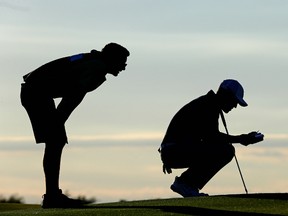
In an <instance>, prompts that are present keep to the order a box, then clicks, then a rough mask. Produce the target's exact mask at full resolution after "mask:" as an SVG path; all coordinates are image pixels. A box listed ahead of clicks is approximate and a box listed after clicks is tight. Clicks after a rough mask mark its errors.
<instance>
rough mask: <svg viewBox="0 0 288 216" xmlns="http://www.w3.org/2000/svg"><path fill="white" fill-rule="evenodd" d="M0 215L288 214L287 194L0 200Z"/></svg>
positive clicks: (243, 215)
mask: <svg viewBox="0 0 288 216" xmlns="http://www.w3.org/2000/svg"><path fill="white" fill-rule="evenodd" d="M0 215H7V216H9V215H11V216H20V215H21V216H22V215H23V216H25V215H27V216H28V215H29V216H31V215H37V216H42V215H43V216H46V215H47V216H48V215H57V216H74V215H75V216H92V215H104V216H105V215H109V216H110V215H111V216H112V215H113V216H114V215H128V216H129V215H131V216H132V215H133V216H135V215H149V216H154V215H157V216H162V215H209V216H210V215H221V216H225V215H231V216H246V215H247V216H248V215H249V216H256V215H270V216H271V215H288V194H286V193H284V194H248V195H246V194H244V195H219V196H210V197H198V198H185V199H182V198H177V199H175V198H174V199H155V200H143V201H130V202H115V203H106V204H95V205H90V206H87V208H83V209H42V208H41V207H40V206H39V205H25V204H8V203H5V204H4V203H3V204H0Z"/></svg>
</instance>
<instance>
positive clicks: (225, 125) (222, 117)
mask: <svg viewBox="0 0 288 216" xmlns="http://www.w3.org/2000/svg"><path fill="white" fill-rule="evenodd" d="M220 115H221V119H222V122H223V125H224V127H225V130H226V133H227V134H228V135H229V132H228V129H227V124H226V121H225V118H224V114H223V112H222V111H220ZM234 158H235V161H236V164H237V167H238V170H239V173H240V176H241V180H242V183H243V186H244V189H245V192H246V194H248V190H247V187H246V185H245V181H244V178H243V175H242V172H241V169H240V166H239V163H238V160H237V157H236V152H235V153H234Z"/></svg>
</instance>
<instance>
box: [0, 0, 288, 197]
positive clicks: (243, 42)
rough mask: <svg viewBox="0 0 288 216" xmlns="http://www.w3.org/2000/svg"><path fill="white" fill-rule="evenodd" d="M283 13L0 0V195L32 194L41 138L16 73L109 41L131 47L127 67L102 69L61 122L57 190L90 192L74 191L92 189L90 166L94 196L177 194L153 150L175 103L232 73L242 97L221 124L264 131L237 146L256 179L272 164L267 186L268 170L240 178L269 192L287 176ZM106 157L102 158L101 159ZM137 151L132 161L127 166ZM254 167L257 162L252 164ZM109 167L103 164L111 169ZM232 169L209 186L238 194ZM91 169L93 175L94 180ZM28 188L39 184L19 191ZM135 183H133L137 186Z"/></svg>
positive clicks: (280, 6) (278, 4)
mask: <svg viewBox="0 0 288 216" xmlns="http://www.w3.org/2000/svg"><path fill="white" fill-rule="evenodd" d="M287 10H288V2H287V1H284V0H254V1H250V0H243V1H236V0H235V1H234V0H232V1H231V0H219V1H213V0H207V1H196V0H181V1H173V0H157V1H152V0H145V1H133V0H121V1H118V0H107V1H98V0H94V1H92V0H83V1H68V0H61V1H56V0H50V1H44V0H9V1H8V0H6V1H5V0H0V31H1V37H0V47H1V52H0V67H1V70H0V75H1V79H0V82H1V84H0V120H1V124H0V150H1V153H0V154H1V155H2V156H1V157H0V162H1V164H0V170H1V173H2V174H1V175H3V176H1V178H0V183H1V186H2V187H5V190H4V189H3V191H4V192H3V193H2V194H11V193H20V194H21V195H23V196H25V195H24V194H23V193H25V194H26V193H28V191H29V192H30V194H28V195H27V196H31V197H32V196H34V195H35V196H37V195H39V193H42V192H43V182H42V180H43V179H42V178H43V176H42V173H41V172H42V171H41V160H42V159H41V158H42V148H43V146H42V145H38V146H36V145H34V141H33V134H32V130H31V126H30V122H29V119H28V117H27V114H26V112H25V110H24V109H23V107H22V106H21V104H20V100H19V93H20V84H21V82H22V76H23V75H24V74H26V73H28V72H30V71H31V70H34V69H35V68H37V67H39V66H41V65H42V64H44V63H46V62H48V61H51V60H54V59H56V58H59V57H63V56H69V55H73V54H77V53H82V52H89V51H90V50H91V49H98V50H100V49H102V48H103V46H104V45H105V44H107V43H109V42H117V43H120V44H121V45H123V46H125V47H126V48H127V49H129V51H130V53H131V56H130V57H129V59H128V66H127V68H126V71H124V72H122V73H121V74H120V75H119V76H118V77H113V76H109V75H107V82H106V83H104V84H103V85H102V86H101V87H100V88H99V89H97V90H96V91H94V92H91V93H89V94H88V95H87V96H86V98H85V99H84V101H83V103H82V104H81V105H80V106H79V107H78V108H77V109H76V110H75V112H74V113H73V114H72V116H71V118H70V119H69V121H68V122H67V124H66V127H67V132H68V135H69V140H70V144H71V145H70V144H69V147H68V148H67V152H65V153H64V154H65V156H64V159H63V161H64V160H65V161H66V162H65V163H67V167H66V165H65V164H64V165H63V166H64V168H63V178H64V179H65V178H66V179H68V180H69V181H68V180H67V181H68V182H70V183H71V184H69V183H65V181H64V186H65V187H67V189H69V190H71V192H72V190H74V191H76V192H75V193H76V194H77V193H81V192H83V193H85V192H87V193H88V192H89V191H91V189H90V188H86V189H85V188H81V187H80V184H86V185H90V187H94V186H93V184H92V183H91V184H90V183H89V184H88V183H85V181H86V178H87V176H88V175H89V176H94V175H95V178H94V179H90V180H91V181H92V182H93V183H95V184H96V185H97V180H98V183H99V182H102V183H103V185H101V184H100V185H101V187H100V186H99V184H98V187H96V186H95V188H96V189H95V193H100V194H101V196H102V197H105V196H106V195H107V194H109V193H110V194H113V193H116V192H115V191H117V192H119V196H118V195H117V196H116V198H115V199H118V198H126V199H137V198H139V199H140V198H151V197H172V196H175V194H173V193H171V192H170V191H169V186H170V185H169V184H170V183H171V182H172V181H173V178H174V177H175V175H176V174H175V175H170V176H169V177H167V176H163V175H162V173H161V168H160V169H159V170H158V168H159V167H160V166H161V163H160V161H159V158H158V155H157V152H155V149H157V147H158V145H159V143H160V142H161V138H162V136H163V134H164V133H165V130H166V128H167V125H168V123H169V121H170V120H171V118H172V116H173V115H174V114H175V112H176V111H177V110H178V109H179V108H180V107H182V106H183V105H184V104H186V103H188V102H189V101H190V100H192V99H194V98H196V97H198V96H200V95H202V94H206V93H207V92H208V91H209V90H210V89H213V90H215V91H216V90H217V88H218V85H219V84H220V82H222V80H224V79H227V78H233V79H237V80H238V81H239V82H240V83H241V84H242V85H243V87H244V89H245V99H246V101H247V102H248V104H249V106H248V107H247V108H242V107H239V108H238V109H235V110H233V111H232V112H231V113H229V114H228V115H227V116H226V120H227V124H228V128H229V132H230V133H231V134H240V133H246V132H250V131H252V130H259V131H261V132H263V133H264V134H265V141H264V142H263V143H261V144H259V145H258V146H253V147H251V148H250V147H248V148H245V149H243V148H242V147H237V148H238V149H239V150H238V151H239V154H240V155H239V160H240V162H241V161H243V162H242V163H243V166H244V168H245V167H246V170H247V169H248V170H247V172H248V173H250V172H251V175H252V173H254V174H255V170H256V171H257V172H259V174H258V176H259V175H261V174H262V175H263V174H265V175H268V174H269V176H271V173H272V171H273V175H274V176H275V179H278V181H280V180H281V183H280V182H278V187H277V188H275V186H274V185H275V184H274V183H273V179H270V180H269V181H268V180H267V182H264V183H266V184H264V183H263V185H262V188H261V186H259V185H257V184H256V180H255V179H254V178H253V175H252V176H251V175H250V176H249V177H250V179H249V180H250V184H255V187H256V185H257V186H259V187H257V188H255V191H264V190H265V188H266V189H267V188H271V191H269V192H275V191H280V192H281V191H282V192H283V190H284V191H285V189H283V188H285V187H286V188H287V183H285V182H288V181H287V180H288V173H287V170H288V169H287V167H288V163H287V160H288V159H287V157H286V156H287V155H288V154H287V153H286V152H287V151H288V149H287V147H286V145H285V143H287V141H288V126H287V122H288V100H287V92H288V85H287V82H288V75H287V72H286V69H287V68H288V61H287V58H288V52H287V49H288V37H287V36H288V23H287V20H288V14H287ZM104 143H105V144H106V145H104ZM272 145H273V146H274V147H273V146H272ZM107 146H109V147H107ZM106 148H107V149H106ZM249 148H250V150H249ZM108 149H109V151H108ZM121 150H123V151H121ZM88 152H89V153H88ZM137 152H138V153H139V154H140V155H141V157H140V156H139V155H137ZM116 153H117V154H116ZM131 153H133V154H132V155H133V156H134V157H133V156H131ZM105 155H109V156H105ZM112 155H113V157H112ZM65 157H67V158H66V159H65ZM75 157H76V158H77V161H78V163H77V167H80V168H79V170H78V169H76V168H75V170H74V172H73V171H72V170H71V173H70V172H69V169H71V167H70V168H69V164H70V162H71V163H73V161H74V162H75ZM90 157H91V158H90ZM130 157H132V158H130ZM88 158H90V159H91V160H88ZM107 158H110V159H109V163H105V162H107V161H106V160H108V159H107ZM135 158H138V159H137V160H136V162H135V164H133V166H131V160H133V159H135ZM139 158H142V160H141V159H139ZM277 159H278V160H277ZM86 160H87V161H86ZM280 160H281V161H280ZM89 161H90V162H89ZM119 161H122V162H123V164H121V163H120V162H119ZM285 162H286V163H285ZM63 163H64V162H63ZM110 163H111V164H110ZM119 163H120V164H119ZM89 164H93V166H92V167H90V165H89ZM103 164H106V165H107V166H106V165H105V166H104V165H103ZM257 164H259V166H260V164H262V166H260V168H259V167H257ZM109 165H111V166H113V172H112V171H111V168H109V167H110V166H109ZM117 165H121V166H122V165H123V166H124V167H125V169H124V168H122V167H121V169H122V172H120V170H119V168H117ZM136 165H138V166H139V169H137V168H136V167H134V166H136ZM33 166H37V168H35V169H33ZM83 166H85V167H87V166H88V167H90V168H89V170H93V169H95V171H91V172H93V175H91V174H87V173H89V171H88V168H87V172H85V173H84V170H86V169H83ZM129 166H130V167H129ZM230 166H231V170H233V171H231V172H233V173H234V172H235V178H236V179H237V180H235V181H236V182H235V181H234V180H233V179H232V180H231V182H235V185H236V186H235V187H234V185H233V184H231V183H228V186H227V184H226V183H225V185H224V183H223V182H225V181H224V180H223V179H224V178H225V175H227V176H231V175H230V169H229V167H230ZM263 166H264V167H263ZM28 167H29V169H28ZM74 167H75V166H74ZM253 167H254V169H252V168H253ZM25 169H26V170H25ZM135 169H136V170H135ZM235 169H236V167H235V164H231V165H230V164H229V166H228V167H227V168H225V170H223V174H222V175H223V178H221V173H219V177H218V176H216V177H215V180H213V182H212V183H211V184H210V185H207V189H208V191H207V192H208V193H221V192H223V191H224V192H231V193H233V192H239V191H242V190H243V189H242V188H241V182H240V185H239V182H238V181H239V179H238V178H239V176H237V175H238V174H237V172H236V171H237V170H235ZM250 169H251V170H250ZM65 170H66V174H64V173H65ZM77 170H78V171H79V172H80V171H82V172H83V175H81V176H83V179H82V180H77V183H79V184H77V185H79V188H77V186H75V185H74V184H75V181H76V180H75V181H73V180H74V179H73V178H72V177H71V176H73V175H76V176H77V173H78V171H77ZM116 170H117V172H116ZM140 170H141V171H140ZM109 171H111V172H109ZM225 171H226V172H225ZM275 172H276V173H275ZM283 172H284V173H285V172H286V175H284V173H283ZM97 173H100V174H99V175H101V178H103V180H102V179H98V178H99V175H97ZM111 173H113V175H112V174H111ZM180 173H181V172H180ZM133 174H135V175H134V176H133ZM70 175H71V176H70ZM85 175H86V177H85ZM28 176H30V177H28ZM97 176H98V177H97ZM105 176H107V178H105ZM112 176H113V177H112ZM125 176H127V178H126V179H125ZM145 176H146V179H145V178H144V177H145ZM147 176H149V180H147V179H148V178H147ZM153 176H155V177H154V178H153ZM111 178H112V179H116V180H117V178H118V180H117V183H115V182H114V183H112V182H111V185H113V187H112V186H111V185H109V183H110V181H112V180H111ZM143 178H144V179H145V181H144V180H143ZM233 178H234V177H233ZM263 178H265V176H264V177H263ZM32 179H33V180H32ZM107 179H110V180H109V181H107ZM127 179H130V180H131V181H129V180H127ZM139 179H142V180H141V181H139ZM225 179H227V178H225ZM19 180H21V181H23V182H26V183H27V187H26V190H25V188H23V186H22V187H19V183H18V182H19ZM153 180H155V181H153ZM1 181H2V182H1ZM87 181H88V180H87ZM32 182H33V184H32ZM80 182H81V183H80ZM83 182H84V183H83ZM119 182H121V184H120V183H119ZM125 182H126V183H127V184H125ZM131 182H137V184H136V183H135V184H132V183H131ZM142 182H145V184H144V183H143V184H142ZM105 183H106V184H105ZM118 183H119V184H118ZM29 184H30V186H28V185H29ZM213 184H215V185H216V186H214V185H213ZM4 185H6V186H4ZM15 185H18V186H17V187H16V186H15ZM31 185H32V186H31ZM33 185H34V186H33ZM35 185H38V187H37V190H36V189H35V190H32V189H27V188H29V187H32V188H34V187H35ZM127 185H130V186H131V188H129V187H128V186H127ZM126 186H127V188H126ZM114 187H115V188H114ZM121 187H122V189H121ZM229 187H231V188H229ZM238 187H240V188H241V189H239V188H238ZM109 188H110V189H109ZM111 188H112V189H111ZM119 188H120V189H119ZM228 188H229V189H228ZM65 189H66V188H65ZM133 189H135V191H138V192H139V191H140V192H139V193H138V194H137V193H135V191H134V190H133ZM31 191H33V193H32V192H31ZM108 191H110V192H108ZM129 191H130V192H131V194H132V195H131V196H130V195H128V194H130V193H129ZM147 191H148V192H147ZM155 191H156V192H157V193H156V194H155V193H154V192H155ZM0 192H1V191H0ZM93 192H94V191H93ZM205 192H206V191H205ZM153 193H154V194H153ZM0 194H1V193H0ZM88 194H89V193H88ZM105 194H106V195H105ZM89 195H90V194H89ZM91 195H94V194H91ZM133 195H134V196H133ZM95 196H96V195H95ZM109 197H110V198H109ZM111 197H112V195H111V196H109V195H107V197H106V198H103V199H104V200H107V201H109V200H113V199H111ZM114 197H115V196H114ZM31 199H32V198H31Z"/></svg>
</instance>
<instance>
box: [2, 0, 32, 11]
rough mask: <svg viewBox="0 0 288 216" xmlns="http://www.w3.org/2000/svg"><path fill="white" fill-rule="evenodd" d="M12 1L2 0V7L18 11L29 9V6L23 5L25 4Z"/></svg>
mask: <svg viewBox="0 0 288 216" xmlns="http://www.w3.org/2000/svg"><path fill="white" fill-rule="evenodd" d="M11 2H12V1H9V2H7V1H0V7H2V8H8V9H11V10H17V11H27V10H28V7H26V6H23V5H19V4H17V3H16V2H15V1H14V2H12V3H11Z"/></svg>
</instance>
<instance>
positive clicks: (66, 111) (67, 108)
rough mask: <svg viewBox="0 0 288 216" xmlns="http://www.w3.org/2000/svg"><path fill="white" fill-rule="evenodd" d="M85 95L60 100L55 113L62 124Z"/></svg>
mask: <svg viewBox="0 0 288 216" xmlns="http://www.w3.org/2000/svg"><path fill="white" fill-rule="evenodd" d="M85 95H86V93H81V94H77V95H71V96H65V97H63V98H62V100H61V101H60V103H59V105H58V107H57V111H58V117H59V118H60V120H61V121H62V122H63V124H64V123H65V122H66V120H67V119H68V118H69V116H70V114H71V113H72V112H73V110H74V109H75V108H76V107H77V106H78V105H79V104H80V103H81V101H82V100H83V98H84V97H85Z"/></svg>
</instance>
